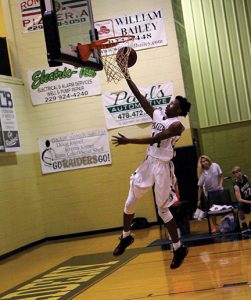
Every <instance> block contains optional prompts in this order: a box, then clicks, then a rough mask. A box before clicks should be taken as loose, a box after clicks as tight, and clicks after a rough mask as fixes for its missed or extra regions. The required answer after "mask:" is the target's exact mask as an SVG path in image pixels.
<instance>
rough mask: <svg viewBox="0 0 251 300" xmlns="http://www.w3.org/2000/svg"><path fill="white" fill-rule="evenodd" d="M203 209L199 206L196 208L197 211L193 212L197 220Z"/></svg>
mask: <svg viewBox="0 0 251 300" xmlns="http://www.w3.org/2000/svg"><path fill="white" fill-rule="evenodd" d="M201 211H202V210H201V209H199V208H197V209H196V211H195V213H194V214H193V218H194V219H195V220H197V219H198V218H199V216H200V213H201Z"/></svg>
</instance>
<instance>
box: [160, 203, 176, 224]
mask: <svg viewBox="0 0 251 300" xmlns="http://www.w3.org/2000/svg"><path fill="white" fill-rule="evenodd" d="M158 214H159V216H160V217H161V219H162V220H163V222H164V223H167V222H170V221H171V220H172V218H173V215H172V214H171V212H170V210H169V208H168V207H166V208H162V207H159V208H158Z"/></svg>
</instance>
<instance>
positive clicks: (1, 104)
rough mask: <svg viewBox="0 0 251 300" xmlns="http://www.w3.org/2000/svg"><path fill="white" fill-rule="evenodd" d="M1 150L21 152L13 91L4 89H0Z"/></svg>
mask: <svg viewBox="0 0 251 300" xmlns="http://www.w3.org/2000/svg"><path fill="white" fill-rule="evenodd" d="M0 150H1V151H5V152H16V151H20V150H21V148H20V140H19V134H18V127H17V119H16V112H15V108H14V102H13V94H12V90H11V89H10V88H3V87H0Z"/></svg>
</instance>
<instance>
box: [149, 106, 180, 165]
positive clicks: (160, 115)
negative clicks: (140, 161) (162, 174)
mask: <svg viewBox="0 0 251 300" xmlns="http://www.w3.org/2000/svg"><path fill="white" fill-rule="evenodd" d="M175 122H179V119H178V118H177V117H174V118H167V117H166V114H165V113H164V112H163V111H162V110H160V109H155V110H154V112H153V123H152V136H154V135H156V134H157V133H160V132H162V131H164V130H166V129H167V128H168V127H169V126H170V125H171V124H173V123H175ZM179 138H180V136H173V137H171V138H169V139H165V140H162V141H160V142H159V143H155V144H153V145H149V146H148V148H147V155H150V156H152V157H155V158H158V159H160V160H162V161H170V160H171V159H172V158H173V157H174V149H173V148H174V145H175V143H176V142H177V141H178V139H179Z"/></svg>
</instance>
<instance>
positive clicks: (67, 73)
mask: <svg viewBox="0 0 251 300" xmlns="http://www.w3.org/2000/svg"><path fill="white" fill-rule="evenodd" d="M28 82H29V89H30V95H31V100H32V103H33V105H39V104H48V103H52V102H56V101H63V100H71V99H76V98H81V97H88V96H93V95H99V94H101V89H100V83H99V77H98V75H97V72H95V71H93V70H91V69H88V68H74V67H73V66H70V65H67V67H66V66H60V67H54V68H43V69H38V70H33V71H30V70H29V71H28Z"/></svg>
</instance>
